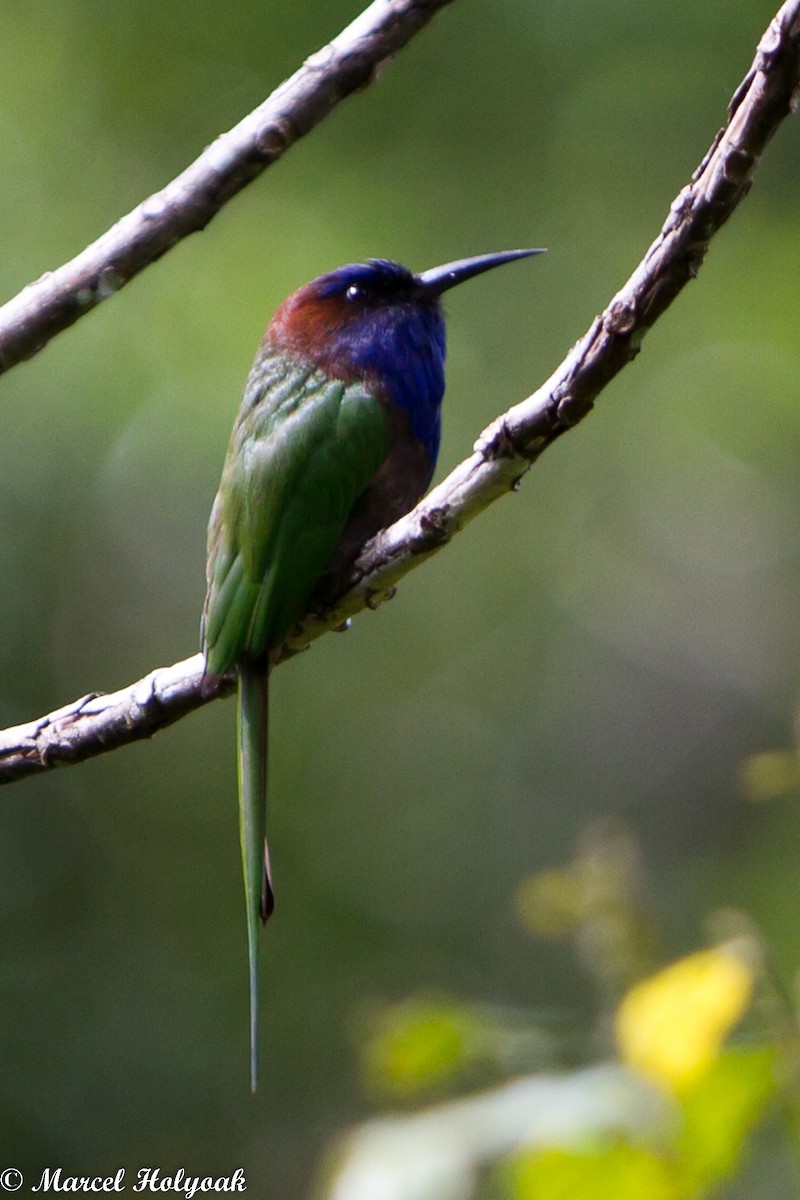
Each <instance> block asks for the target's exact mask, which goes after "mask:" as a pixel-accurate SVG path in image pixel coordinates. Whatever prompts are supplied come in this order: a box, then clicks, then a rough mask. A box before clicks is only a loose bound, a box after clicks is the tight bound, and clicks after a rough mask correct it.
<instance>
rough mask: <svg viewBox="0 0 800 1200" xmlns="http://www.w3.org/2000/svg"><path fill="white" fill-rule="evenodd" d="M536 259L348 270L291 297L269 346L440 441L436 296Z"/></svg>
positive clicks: (496, 257) (504, 255)
mask: <svg viewBox="0 0 800 1200" xmlns="http://www.w3.org/2000/svg"><path fill="white" fill-rule="evenodd" d="M541 253H542V251H541V250H506V251H501V252H500V253H497V254H482V255H479V256H478V257H476V258H464V259H459V260H458V261H457V262H452V263H447V264H446V265H445V266H442V267H434V268H433V269H432V270H429V271H423V272H422V273H421V274H419V275H415V274H414V273H413V272H412V271H409V269H408V268H407V267H404V266H402V265H401V264H400V263H396V262H391V261H389V260H388V259H380V258H377V259H376V258H372V259H368V260H367V262H365V263H349V264H348V265H347V266H344V267H339V268H338V269H337V270H335V271H331V272H329V274H327V275H321V276H320V277H319V278H318V279H314V280H312V281H311V283H307V284H306V285H305V286H304V287H301V288H300V289H299V290H298V291H296V292H294V293H293V294H292V295H291V296H289V298H288V299H287V300H285V301H284V302H283V304H282V305H281V306H280V308H279V309H278V311H277V312H276V313H275V316H274V317H273V318H272V321H271V322H270V324H269V326H268V329H267V340H268V342H269V344H270V346H271V347H272V348H273V349H275V350H278V351H285V352H288V353H290V354H294V355H296V356H298V357H299V358H304V359H306V360H310V361H311V362H313V363H314V365H315V366H317V367H319V368H320V369H321V370H323V371H325V373H326V374H328V375H331V376H333V377H334V378H337V379H341V380H343V381H344V382H346V383H351V382H354V381H360V382H363V383H364V384H365V386H367V387H368V388H369V389H370V390H372V391H374V392H375V393H376V394H377V395H381V396H383V397H384V398H386V399H387V400H389V401H391V402H393V403H395V404H397V405H399V406H400V407H401V408H403V409H406V410H407V411H409V413H410V415H411V421H412V426H419V428H420V430H421V429H422V426H423V425H424V426H426V428H429V430H430V432H431V436H433V433H434V430H433V426H434V425H435V436H436V439H437V441H438V409H439V405H440V404H441V399H442V395H443V392H444V358H445V332H444V316H443V313H442V308H441V304H440V297H441V296H442V294H443V293H444V292H446V291H448V290H449V289H450V288H452V287H455V286H456V285H457V284H459V283H463V282H464V281H465V280H467V279H471V278H472V277H473V276H475V275H479V274H481V273H482V272H484V271H489V270H491V269H492V268H493V267H498V266H501V265H502V264H503V263H507V262H513V261H514V260H516V259H518V258H527V257H529V256H530V255H533V254H541ZM423 440H425V441H428V440H429V438H428V436H427V434H426V435H425V436H424V438H423Z"/></svg>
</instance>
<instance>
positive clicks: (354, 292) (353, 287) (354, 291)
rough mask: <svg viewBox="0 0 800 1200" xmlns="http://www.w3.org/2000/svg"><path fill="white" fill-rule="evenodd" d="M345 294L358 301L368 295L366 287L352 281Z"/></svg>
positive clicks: (348, 297)
mask: <svg viewBox="0 0 800 1200" xmlns="http://www.w3.org/2000/svg"><path fill="white" fill-rule="evenodd" d="M345 296H346V297H347V299H348V300H354V301H358V300H363V299H364V297H365V296H366V292H365V290H364V288H363V287H359V286H358V284H357V283H351V284H350V287H349V288H348V289H347V291H346V292H345Z"/></svg>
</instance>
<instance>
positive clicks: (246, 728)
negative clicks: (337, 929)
mask: <svg viewBox="0 0 800 1200" xmlns="http://www.w3.org/2000/svg"><path fill="white" fill-rule="evenodd" d="M268 683H269V667H268V665H267V664H266V663H265V662H261V663H252V662H244V663H242V664H241V666H240V667H239V703H238V707H237V736H238V743H239V756H238V757H239V839H240V842H241V847H242V871H243V874H244V895H245V902H246V905H247V956H248V963H249V971H250V1088H251V1090H252V1091H255V1090H256V1084H257V1080H258V945H257V941H258V923H259V919H260V920H261V921H262V922H263V923H265V924H266V921H267V919H268V917H269V916H270V914H271V913H272V910H273V908H274V907H275V899H274V894H273V891H272V878H271V875H270V866H269V851H268V849H267V838H266V823H267V718H268V704H267V696H268Z"/></svg>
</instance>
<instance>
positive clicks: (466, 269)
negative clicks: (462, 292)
mask: <svg viewBox="0 0 800 1200" xmlns="http://www.w3.org/2000/svg"><path fill="white" fill-rule="evenodd" d="M544 253H545V251H544V250H500V251H498V253H496V254H478V255H477V256H476V257H475V258H459V259H457V260H456V262H451V263H445V265H444V266H443V267H431V269H430V270H429V271H423V272H422V273H421V274H420V275H417V283H418V285H419V288H420V291H421V292H422V293H423V295H425V296H441V294H442V292H446V291H447V290H448V289H449V288H451V287H455V286H456V284H457V283H464V281H465V280H467V279H472V277H473V275H481V274H483V272H484V271H491V270H492V268H493V267H501V266H502V265H503V263H508V262H515V261H516V260H517V259H518V258H530V257H531V256H532V255H534V254H544Z"/></svg>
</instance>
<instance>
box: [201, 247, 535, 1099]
mask: <svg viewBox="0 0 800 1200" xmlns="http://www.w3.org/2000/svg"><path fill="white" fill-rule="evenodd" d="M541 253H543V251H541V250H538V249H536V250H530V249H529V250H506V251H500V252H498V253H494V254H482V255H478V256H476V257H472V258H464V259H459V260H457V261H455V262H449V263H446V264H445V265H444V266H440V267H434V268H432V269H431V270H427V271H423V272H421V273H420V274H414V273H413V272H412V271H410V270H409V269H408V268H407V267H405V266H403V265H402V264H400V263H398V262H393V261H390V260H388V259H380V258H378V259H367V260H366V261H365V262H363V263H348V264H347V265H346V266H342V267H339V268H337V269H336V270H333V271H330V272H328V273H327V274H324V275H321V276H319V278H317V279H313V280H312V281H311V282H310V283H307V284H305V285H304V286H303V287H301V288H299V289H298V290H297V291H295V292H293V293H292V294H291V295H290V296H289V297H288V299H286V300H285V301H284V302H283V303H282V304H281V305H280V307H279V308H278V309H277V311H276V312H275V314H274V316H273V317H272V319H271V321H270V322H269V324H268V326H267V329H266V332H265V334H264V336H263V339H262V341H261V343H260V345H259V347H258V351H257V353H256V357H255V361H254V363H253V366H252V368H251V371H250V374H249V376H248V378H247V382H246V385H245V389H244V395H243V398H242V401H241V406H240V408H239V412H238V414H237V417H236V420H235V422H234V425H233V430H232V432H231V437H230V441H229V444H228V450H227V454H226V456H225V461H224V465H223V469H222V476H221V479H220V484H219V490H218V491H217V495H216V498H215V500H214V504H213V507H212V510H211V516H210V519H209V525H208V554H207V566H206V582H207V589H206V598H205V604H204V608H203V617H202V625H201V643H202V650H203V654H204V656H205V663H204V672H205V674H206V675H208V676H218V675H222V674H224V673H227V672H235V673H236V675H237V677H238V678H237V692H238V702H237V741H238V786H239V833H240V843H241V854H242V870H243V875H244V890H245V903H246V910H247V946H248V964H249V998H250V1085H251V1090H252V1091H255V1090H256V1084H257V1035H258V1016H257V1014H258V963H257V933H258V927H259V922H261V923H263V924H266V922H267V920H268V918H269V917H270V915H271V914H272V911H273V909H274V906H275V899H274V891H273V885H272V872H271V868H270V860H269V849H268V845H267V839H266V809H267V724H268V684H269V674H270V670H271V668H272V666H273V665H274V663H275V658H276V652H277V650H278V648H279V647H280V645H281V643H282V642H283V641H284V640H285V638H286V637H287V635H288V634H289V632H290V630H291V628H292V626H293V625H295V624H296V622H297V621H298V619H299V618H300V616H301V615H302V614H303V613H304V612H305V611H307V610H308V608H309V607H310V606H311V605H312V604H313V603H314V602H315V597H317V598H319V597H320V596H323V597H324V596H329V597H330V596H335V594H336V588H337V586H340V587H341V584H342V583H343V582H344V581H345V580H346V577H347V574H348V571H349V569H350V567H352V565H353V563H354V561H355V559H356V557H357V555H358V552H359V550H360V549H361V548H362V546H363V545H364V544H365V542H367V541H368V540H369V539H370V538H371V537H373V536H374V535H375V534H376V533H378V532H379V531H380V530H381V529H384V528H386V527H387V526H389V525H391V524H392V523H393V522H394V521H395V520H397V519H398V518H399V517H401V516H403V515H404V514H405V513H406V512H408V511H409V510H410V509H411V508H413V507H414V505H415V504H416V503H417V502H418V501H419V500H420V498H421V497H422V496H423V495H424V493H425V491H426V490H427V488H428V485H429V484H430V482H431V478H432V476H433V472H434V468H435V465H436V460H437V456H438V452H439V440H440V426H441V405H442V397H443V394H444V363H445V322H444V315H443V311H442V305H441V297H442V295H443V294H444V293H445V292H446V291H448V290H449V289H450V288H452V287H455V286H456V285H457V284H460V283H463V282H464V281H465V280H467V279H472V278H473V277H474V276H476V275H479V274H481V273H483V272H484V271H489V270H492V269H493V268H495V267H498V266H501V265H503V264H504V263H510V262H513V261H515V260H517V259H521V258H528V257H530V256H532V255H535V254H541Z"/></svg>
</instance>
